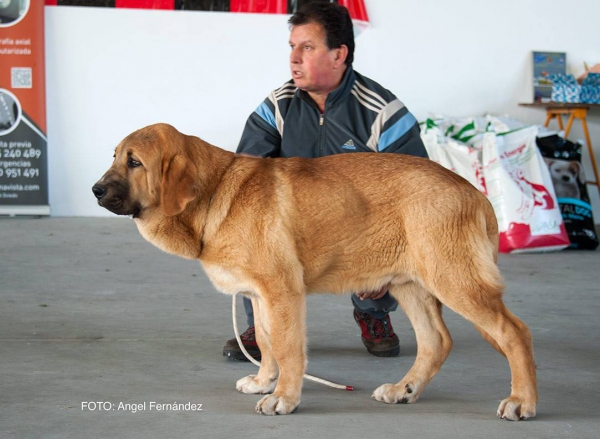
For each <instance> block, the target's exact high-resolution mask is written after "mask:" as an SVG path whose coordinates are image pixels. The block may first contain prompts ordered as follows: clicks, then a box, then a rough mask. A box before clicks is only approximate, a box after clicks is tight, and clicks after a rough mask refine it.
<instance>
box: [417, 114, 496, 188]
mask: <svg viewBox="0 0 600 439" xmlns="http://www.w3.org/2000/svg"><path fill="white" fill-rule="evenodd" d="M421 139H422V140H423V144H424V145H425V149H426V150H427V154H428V155H429V159H430V160H433V161H434V162H436V163H439V164H440V165H442V166H443V167H444V168H446V169H450V170H451V171H453V172H455V173H457V174H458V175H460V176H461V177H463V178H464V179H465V180H467V181H468V182H469V183H471V184H472V185H473V186H475V187H476V188H477V189H479V190H480V191H481V192H483V193H484V194H485V193H486V189H485V180H484V179H483V169H482V166H481V157H480V156H481V151H480V150H478V149H476V148H473V147H471V146H469V145H467V144H465V143H462V142H459V141H455V140H452V139H451V138H447V137H446V136H445V134H443V133H442V130H441V129H440V128H439V127H438V126H437V125H436V123H435V122H434V121H432V120H431V119H428V120H427V122H426V124H425V126H422V127H421Z"/></svg>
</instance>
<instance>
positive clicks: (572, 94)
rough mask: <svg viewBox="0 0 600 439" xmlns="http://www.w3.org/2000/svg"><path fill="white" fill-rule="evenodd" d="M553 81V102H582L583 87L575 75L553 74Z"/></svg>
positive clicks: (551, 78) (551, 76) (551, 77)
mask: <svg viewBox="0 0 600 439" xmlns="http://www.w3.org/2000/svg"><path fill="white" fill-rule="evenodd" d="M550 80H551V81H552V102H567V103H576V102H580V100H579V99H580V95H581V86H580V85H579V84H578V83H577V80H576V79H575V77H574V76H573V75H562V74H553V75H550Z"/></svg>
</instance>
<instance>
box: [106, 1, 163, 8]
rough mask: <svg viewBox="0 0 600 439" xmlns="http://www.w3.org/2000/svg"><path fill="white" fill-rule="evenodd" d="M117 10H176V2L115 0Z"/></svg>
mask: <svg viewBox="0 0 600 439" xmlns="http://www.w3.org/2000/svg"><path fill="white" fill-rule="evenodd" d="M115 7H117V8H131V9H171V10H172V9H175V0H115Z"/></svg>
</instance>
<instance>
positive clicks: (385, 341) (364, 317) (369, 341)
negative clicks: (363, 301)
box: [354, 309, 400, 357]
mask: <svg viewBox="0 0 600 439" xmlns="http://www.w3.org/2000/svg"><path fill="white" fill-rule="evenodd" d="M354 320H356V323H358V326H360V331H361V338H362V342H363V344H364V345H365V346H366V348H367V351H369V353H370V354H373V355H375V356H376V357H396V356H397V355H398V354H399V353H400V340H398V336H397V335H396V334H394V329H393V328H392V323H391V322H390V316H389V315H386V316H385V317H384V318H383V319H375V318H373V317H371V316H370V315H369V314H367V313H362V312H358V311H357V310H356V309H355V310H354Z"/></svg>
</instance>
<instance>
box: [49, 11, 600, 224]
mask: <svg viewBox="0 0 600 439" xmlns="http://www.w3.org/2000/svg"><path fill="white" fill-rule="evenodd" d="M365 3H366V6H367V10H368V13H369V15H370V19H371V25H372V26H371V28H370V29H368V30H367V31H365V32H363V33H362V34H361V35H360V36H359V37H358V38H357V49H356V58H355V68H356V69H357V70H358V71H360V72H361V73H363V74H365V75H367V76H369V77H371V78H372V79H374V80H376V81H378V82H380V83H381V84H383V85H385V86H386V87H387V88H389V89H390V90H391V91H393V92H394V93H395V94H396V95H397V96H398V97H399V98H400V99H401V100H402V101H404V103H405V104H406V105H407V106H408V107H409V109H410V110H411V111H412V112H413V113H414V114H415V115H416V116H417V118H419V119H423V118H425V117H427V116H428V115H429V114H432V113H435V114H445V115H449V116H475V115H481V114H483V113H486V112H490V113H493V114H508V115H510V116H512V117H515V118H518V119H520V120H523V121H524V122H527V123H542V122H543V121H544V117H545V112H544V110H540V109H527V108H523V107H519V106H518V103H519V102H524V101H530V100H531V97H530V95H531V92H530V89H529V88H530V72H531V66H530V53H531V51H532V50H546V51H564V52H567V60H568V64H569V66H568V67H569V70H570V71H571V72H572V73H575V74H579V73H581V71H582V70H583V61H587V62H588V63H596V62H600V50H599V47H600V46H599V45H598V41H599V40H598V35H597V17H599V16H600V2H598V1H597V0H580V1H578V2H577V3H576V5H574V6H569V7H572V8H573V10H574V11H576V14H575V15H573V19H569V20H567V21H565V20H563V17H564V15H565V14H566V13H567V11H565V8H566V7H567V6H566V4H565V3H564V2H562V1H561V2H559V1H558V0H546V1H538V0H504V1H502V2H481V1H477V0H454V1H452V2H448V1H443V0H436V1H417V0H393V1H392V0H365ZM287 18H288V17H287V16H277V15H261V14H230V13H214V12H192V11H189V12H188V11H151V10H125V9H116V10H115V9H103V8H99V9H97V8H82V7H79V8H78V7H64V6H61V7H46V66H47V72H46V75H47V93H48V96H47V99H48V149H49V153H48V155H49V168H50V176H49V180H50V204H51V207H52V213H53V215H54V216H105V215H111V214H110V213H109V212H107V211H105V210H104V209H101V208H99V207H98V206H97V205H96V203H95V201H94V197H93V195H92V193H91V189H90V188H91V186H92V185H93V183H94V182H95V181H96V180H97V179H98V178H99V177H100V176H101V175H102V174H103V172H104V171H105V170H106V169H107V168H108V166H109V165H110V163H111V161H112V153H113V149H114V147H115V146H116V145H117V143H118V142H119V141H120V140H121V139H122V138H123V137H124V136H126V135H127V134H129V133H130V132H132V131H134V130H136V129H138V128H140V127H142V126H145V125H148V124H151V123H154V122H168V123H171V124H173V125H175V126H176V127H177V128H178V129H179V130H180V131H182V132H185V133H187V134H194V135H198V136H199V137H202V138H204V139H205V140H207V141H209V142H211V143H213V144H216V145H218V146H221V147H223V148H225V149H229V150H234V149H235V147H236V146H237V142H238V140H239V137H240V135H241V132H242V129H243V126H244V123H245V120H246V118H247V117H248V115H249V114H250V113H251V112H252V111H253V110H254V109H255V108H256V106H257V105H258V104H259V103H260V102H261V101H262V100H263V99H264V97H265V96H266V95H267V94H268V93H269V92H270V91H271V90H272V89H274V88H276V87H278V86H279V85H281V84H282V83H283V82H284V81H286V80H287V79H289V72H288V66H287V59H288V53H289V49H288V44H287V41H288V27H287V24H286V21H287ZM588 122H589V124H590V129H591V131H592V142H595V151H596V156H597V158H598V160H600V112H592V113H591V115H590V117H589V118H588ZM571 138H573V139H580V138H583V134H582V132H581V129H580V127H579V123H576V125H575V127H574V129H573V131H572V135H571ZM584 164H586V165H587V171H588V176H591V168H590V166H589V161H588V156H587V153H584ZM588 189H589V191H590V195H591V198H592V204H593V206H594V210H595V211H596V212H597V213H596V221H597V222H598V221H599V220H600V200H599V198H598V191H597V190H596V188H595V187H594V186H588Z"/></svg>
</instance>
